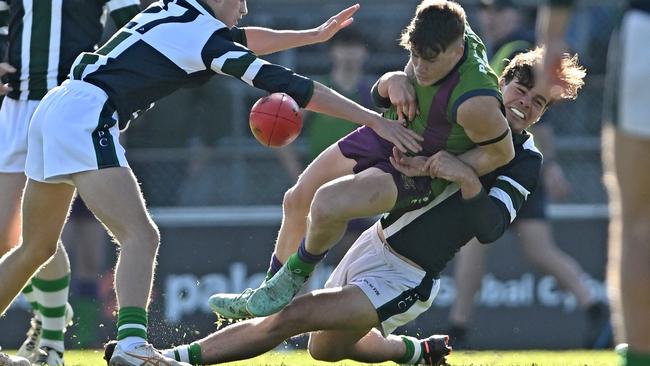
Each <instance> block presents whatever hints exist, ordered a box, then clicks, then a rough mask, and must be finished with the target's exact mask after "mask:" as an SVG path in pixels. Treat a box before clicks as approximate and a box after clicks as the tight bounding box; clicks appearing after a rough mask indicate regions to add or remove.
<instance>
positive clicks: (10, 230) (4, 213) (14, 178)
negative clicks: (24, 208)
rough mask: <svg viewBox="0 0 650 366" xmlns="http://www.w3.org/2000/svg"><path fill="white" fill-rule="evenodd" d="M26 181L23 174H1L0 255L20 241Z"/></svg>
mask: <svg viewBox="0 0 650 366" xmlns="http://www.w3.org/2000/svg"><path fill="white" fill-rule="evenodd" d="M25 181H26V177H25V174H23V173H0V207H2V209H0V255H2V254H5V253H6V252H8V251H9V250H10V249H11V248H13V247H15V246H16V245H18V243H19V241H20V221H21V220H20V200H21V199H22V196H23V190H24V189H25Z"/></svg>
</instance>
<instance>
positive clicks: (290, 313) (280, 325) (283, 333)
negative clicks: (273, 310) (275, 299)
mask: <svg viewBox="0 0 650 366" xmlns="http://www.w3.org/2000/svg"><path fill="white" fill-rule="evenodd" d="M269 319H270V320H271V322H270V324H269V327H268V329H267V332H268V333H269V334H273V335H275V336H278V337H281V338H289V337H292V336H294V335H296V334H301V333H304V332H307V331H309V330H311V329H309V327H308V320H307V318H306V317H305V313H304V312H302V311H301V310H300V307H299V306H295V305H294V304H289V305H287V306H286V307H285V308H284V309H282V310H281V311H280V312H278V313H277V314H275V315H274V316H273V317H272V318H269Z"/></svg>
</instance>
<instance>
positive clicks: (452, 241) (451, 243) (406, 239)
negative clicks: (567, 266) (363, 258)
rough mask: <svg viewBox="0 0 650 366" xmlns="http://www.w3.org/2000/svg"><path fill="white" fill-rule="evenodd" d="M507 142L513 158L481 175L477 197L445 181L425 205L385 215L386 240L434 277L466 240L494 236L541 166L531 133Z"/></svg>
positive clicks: (520, 202) (511, 215)
mask: <svg viewBox="0 0 650 366" xmlns="http://www.w3.org/2000/svg"><path fill="white" fill-rule="evenodd" d="M513 140H514V146H515V157H514V159H513V160H512V161H511V162H510V163H508V164H507V165H505V166H503V167H501V168H499V169H497V170H496V171H495V172H493V173H490V174H489V175H486V176H484V177H482V178H481V182H482V183H483V187H484V191H482V192H481V193H480V194H479V195H478V196H477V197H475V198H473V199H470V200H464V199H463V198H462V196H461V194H460V192H459V191H458V185H457V184H451V185H449V186H448V187H447V189H446V190H445V192H443V194H442V195H440V197H442V198H441V199H436V200H434V201H432V202H431V203H430V204H429V205H428V206H426V207H423V208H420V209H418V210H415V211H410V212H406V213H404V212H398V213H394V212H391V213H388V214H386V215H385V216H384V217H383V218H382V219H381V225H382V229H383V233H384V237H385V238H386V240H387V242H388V244H390V246H391V247H392V248H393V249H394V250H395V251H396V252H397V253H399V254H401V255H403V256H405V257H406V258H408V259H410V260H412V261H413V262H415V263H417V264H418V265H419V266H420V267H422V268H424V270H425V271H427V273H429V274H431V276H432V277H434V278H436V277H438V276H439V274H440V272H441V271H442V270H443V269H444V267H445V266H446V265H447V262H449V260H451V258H452V257H453V256H454V255H455V254H456V252H457V251H458V250H459V249H460V248H461V247H462V246H463V245H465V244H466V243H467V242H468V241H469V240H470V239H472V238H474V237H477V238H478V239H479V241H481V242H484V243H488V242H492V241H494V240H496V239H498V238H499V237H500V236H501V235H502V234H503V232H504V231H505V230H506V228H507V227H508V225H509V224H510V223H511V222H512V221H513V220H514V219H515V218H516V216H517V212H519V210H520V209H521V208H522V206H523V205H524V203H525V202H526V199H527V198H528V195H529V194H530V192H532V191H533V190H534V189H535V187H536V186H537V181H538V179H539V173H540V169H541V164H542V154H541V153H540V152H539V150H538V149H537V148H536V147H535V144H534V141H533V136H532V135H530V134H528V133H524V134H513ZM486 191H489V194H486Z"/></svg>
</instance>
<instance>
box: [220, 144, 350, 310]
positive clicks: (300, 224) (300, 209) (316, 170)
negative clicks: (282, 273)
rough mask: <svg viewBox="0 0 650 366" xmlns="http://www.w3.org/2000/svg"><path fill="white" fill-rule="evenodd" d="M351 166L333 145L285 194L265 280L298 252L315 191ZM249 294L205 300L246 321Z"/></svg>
mask: <svg viewBox="0 0 650 366" xmlns="http://www.w3.org/2000/svg"><path fill="white" fill-rule="evenodd" d="M354 164H355V162H354V160H352V159H348V158H346V157H345V156H343V154H342V153H341V150H340V149H339V147H338V145H336V144H334V145H332V146H330V147H329V148H327V149H326V150H325V151H323V152H322V153H321V154H320V155H318V157H317V158H316V159H315V160H314V161H313V162H312V163H311V164H310V165H309V166H308V167H307V168H306V169H305V171H304V172H303V174H301V175H300V178H298V182H297V183H296V184H295V185H294V186H293V187H291V188H290V189H289V190H288V191H287V192H286V193H285V195H284V200H283V203H282V209H283V217H282V224H281V226H280V231H279V233H278V238H277V240H276V243H275V251H274V252H273V255H272V257H271V264H270V266H269V270H268V273H267V279H270V278H271V277H273V275H275V273H276V272H277V271H278V270H279V268H280V267H281V266H282V264H284V263H285V262H286V261H287V258H289V256H290V255H291V254H292V253H295V252H296V251H297V250H298V246H299V245H300V242H301V241H302V240H303V238H304V237H305V231H306V228H307V223H306V220H307V214H308V213H309V206H310V204H311V201H312V199H313V197H314V194H315V192H316V190H317V189H318V188H319V187H321V186H322V185H323V184H325V183H327V182H329V181H330V180H332V179H335V178H338V177H341V176H344V175H348V174H352V173H353V170H352V169H353V167H354ZM252 293H253V290H252V289H246V290H245V291H244V292H243V293H241V294H226V293H219V294H214V295H212V296H211V297H210V298H209V299H208V305H209V306H210V308H211V309H212V310H213V311H214V312H216V313H217V314H219V315H221V316H225V317H226V318H230V319H242V318H249V317H251V314H250V313H249V312H248V310H247V309H246V303H247V302H248V298H249V297H250V295H251V294H252Z"/></svg>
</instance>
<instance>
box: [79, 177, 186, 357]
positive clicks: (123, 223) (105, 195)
mask: <svg viewBox="0 0 650 366" xmlns="http://www.w3.org/2000/svg"><path fill="white" fill-rule="evenodd" d="M72 179H73V181H74V183H75V185H76V187H77V190H78V191H79V195H80V196H81V197H82V198H83V200H84V202H85V203H86V205H87V206H88V208H89V209H90V210H91V211H92V212H93V213H94V214H95V215H96V216H97V218H98V219H99V220H100V221H101V222H102V223H103V224H104V225H105V226H106V228H107V229H108V230H109V231H110V233H111V234H112V235H113V236H114V237H115V239H116V241H117V242H118V244H119V245H120V254H119V257H118V260H117V265H116V267H115V292H116V294H117V302H118V307H119V313H118V336H117V338H118V344H117V346H116V348H115V352H114V353H113V357H112V359H111V361H110V364H111V365H113V364H115V365H130V364H134V365H135V364H140V363H141V362H142V360H143V359H144V358H147V359H149V362H154V361H157V362H160V364H163V360H165V361H164V362H168V364H169V365H177V364H178V363H175V362H174V361H173V360H170V359H167V358H164V357H163V356H162V355H161V354H159V353H158V352H156V351H155V350H154V349H153V347H152V346H151V345H150V344H148V343H147V342H146V340H147V310H146V309H147V306H148V305H149V298H150V294H151V286H152V280H153V273H154V264H155V257H156V253H157V251H158V244H159V242H160V235H159V234H158V229H157V227H156V225H155V224H154V223H153V221H152V220H151V218H150V217H149V214H148V213H147V210H146V208H145V204H144V199H143V198H142V193H141V192H140V188H139V185H138V182H137V181H136V178H135V176H134V175H133V173H132V172H131V169H129V168H123V167H117V168H107V169H101V170H94V171H87V172H82V173H76V174H74V175H73V176H72ZM138 360H139V361H138ZM138 362H140V363H138ZM164 364H167V363H164Z"/></svg>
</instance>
